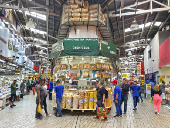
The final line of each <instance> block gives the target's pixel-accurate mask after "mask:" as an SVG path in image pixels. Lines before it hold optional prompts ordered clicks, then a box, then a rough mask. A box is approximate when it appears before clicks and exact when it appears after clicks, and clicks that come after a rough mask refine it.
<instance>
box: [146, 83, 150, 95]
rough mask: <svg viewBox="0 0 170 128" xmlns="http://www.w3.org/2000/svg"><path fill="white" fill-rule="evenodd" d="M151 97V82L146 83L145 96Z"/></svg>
mask: <svg viewBox="0 0 170 128" xmlns="http://www.w3.org/2000/svg"><path fill="white" fill-rule="evenodd" d="M150 97H151V84H146V98H150Z"/></svg>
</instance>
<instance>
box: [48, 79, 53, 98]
mask: <svg viewBox="0 0 170 128" xmlns="http://www.w3.org/2000/svg"><path fill="white" fill-rule="evenodd" d="M52 81H53V80H52V79H51V80H50V83H49V100H52V93H51V92H52V90H53V82H52Z"/></svg>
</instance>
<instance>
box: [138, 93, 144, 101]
mask: <svg viewBox="0 0 170 128" xmlns="http://www.w3.org/2000/svg"><path fill="white" fill-rule="evenodd" d="M139 97H140V99H141V100H143V99H142V95H141V92H140V93H139Z"/></svg>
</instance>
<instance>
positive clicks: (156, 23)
mask: <svg viewBox="0 0 170 128" xmlns="http://www.w3.org/2000/svg"><path fill="white" fill-rule="evenodd" d="M161 24H162V22H155V24H154V25H155V26H160V25H161Z"/></svg>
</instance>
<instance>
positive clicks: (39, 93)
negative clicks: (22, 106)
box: [35, 79, 46, 119]
mask: <svg viewBox="0 0 170 128" xmlns="http://www.w3.org/2000/svg"><path fill="white" fill-rule="evenodd" d="M44 83H45V80H44V79H40V81H39V85H38V86H37V88H36V90H37V98H36V104H37V107H36V115H35V118H36V119H42V115H41V113H38V112H37V109H38V105H39V103H40V104H41V108H42V105H43V100H44V97H45V95H46V94H45V91H44V88H43V85H44Z"/></svg>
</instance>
